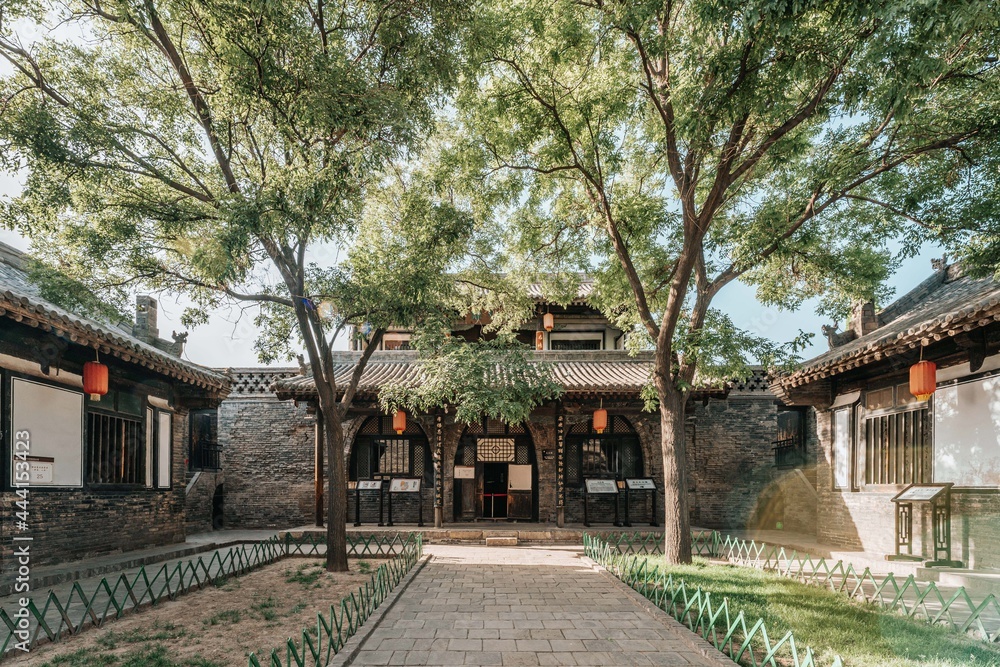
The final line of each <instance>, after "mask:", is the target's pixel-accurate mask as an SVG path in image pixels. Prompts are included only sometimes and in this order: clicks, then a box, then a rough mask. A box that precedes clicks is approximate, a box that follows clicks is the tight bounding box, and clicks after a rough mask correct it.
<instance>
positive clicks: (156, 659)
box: [42, 644, 225, 667]
mask: <svg viewBox="0 0 1000 667" xmlns="http://www.w3.org/2000/svg"><path fill="white" fill-rule="evenodd" d="M42 667H225V666H224V665H223V664H222V663H221V662H215V661H213V660H205V659H202V658H194V659H190V660H183V661H180V662H178V661H175V660H173V659H172V658H170V657H169V655H168V652H167V647H166V646H163V645H162V644H156V645H154V646H149V647H144V648H141V649H139V650H137V651H133V652H131V653H127V654H125V655H111V654H102V653H94V652H93V651H89V650H87V649H83V650H80V651H76V652H75V653H69V654H66V655H61V656H59V657H57V658H53V659H52V660H50V661H49V662H46V663H45V664H44V665H42Z"/></svg>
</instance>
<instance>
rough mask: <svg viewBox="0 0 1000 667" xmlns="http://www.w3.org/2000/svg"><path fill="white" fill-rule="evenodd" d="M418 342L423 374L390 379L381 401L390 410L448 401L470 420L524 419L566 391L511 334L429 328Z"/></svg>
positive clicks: (458, 417)
mask: <svg viewBox="0 0 1000 667" xmlns="http://www.w3.org/2000/svg"><path fill="white" fill-rule="evenodd" d="M417 347H418V349H419V350H420V352H421V357H420V361H419V363H420V368H421V373H422V380H421V381H419V382H417V383H415V384H403V383H398V382H397V383H394V384H387V385H385V386H384V387H383V388H382V390H381V392H380V393H379V404H380V405H381V407H382V409H383V410H384V411H386V412H390V411H393V410H396V409H399V408H406V409H408V410H412V411H414V412H428V411H430V410H431V409H432V408H437V407H441V406H449V407H454V409H455V419H456V420H458V421H460V422H462V423H465V424H469V423H472V422H474V421H476V420H479V419H481V418H483V417H492V418H495V419H502V420H503V421H505V422H507V423H509V424H519V423H521V422H523V421H525V420H526V419H527V418H528V416H529V415H530V414H531V411H532V410H533V409H534V408H535V407H537V406H539V405H541V404H543V403H544V402H546V401H550V400H554V399H557V398H559V396H561V395H562V392H563V388H562V385H560V384H559V383H558V382H556V380H555V376H554V374H553V372H552V368H551V365H550V364H546V363H541V362H536V361H533V360H532V358H531V355H530V353H529V351H528V349H527V348H526V347H525V346H524V345H522V344H520V343H518V342H517V341H516V340H514V339H513V338H512V337H509V336H498V337H497V338H496V339H493V340H481V341H476V342H473V343H468V342H465V341H459V340H455V339H454V338H451V337H446V336H443V335H440V334H438V335H437V336H434V335H433V334H432V333H431V332H427V333H425V334H424V336H422V337H421V338H420V339H418V341H417Z"/></svg>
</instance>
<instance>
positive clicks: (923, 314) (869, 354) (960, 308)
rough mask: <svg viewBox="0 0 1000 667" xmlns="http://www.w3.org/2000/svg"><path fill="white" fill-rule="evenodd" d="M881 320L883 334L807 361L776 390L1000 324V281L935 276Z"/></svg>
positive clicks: (952, 270)
mask: <svg viewBox="0 0 1000 667" xmlns="http://www.w3.org/2000/svg"><path fill="white" fill-rule="evenodd" d="M878 316H879V322H880V324H881V326H879V328H878V329H875V330H874V331H872V332H871V333H869V334H868V335H866V336H862V337H860V338H856V339H854V340H852V341H850V342H848V343H845V344H843V345H840V346H838V347H835V348H833V349H832V350H830V351H829V352H825V353H823V354H821V355H819V356H818V357H815V358H813V359H810V360H809V361H806V362H805V363H803V364H802V366H801V367H800V368H799V369H797V370H796V371H794V372H793V373H790V374H788V375H785V376H782V377H779V378H776V380H775V384H776V385H781V386H784V387H795V386H799V385H803V384H807V383H809V382H813V381H816V380H819V379H822V378H825V377H828V376H830V375H833V374H835V373H840V372H843V371H845V370H849V369H851V368H857V367H859V366H864V365H867V364H870V363H874V362H876V361H879V360H881V359H883V358H885V357H888V356H892V355H895V354H899V353H901V352H904V351H906V350H909V349H913V348H916V347H918V346H920V345H925V346H926V345H930V344H931V343H933V342H935V341H938V340H941V339H943V338H948V337H952V336H955V335H957V334H959V333H962V332H965V331H971V330H972V329H975V328H978V327H983V326H986V325H987V324H989V323H991V322H995V321H1000V281H997V280H994V279H992V278H970V277H968V276H966V275H964V274H963V273H962V271H961V267H959V266H957V265H952V266H950V267H948V268H947V269H945V270H941V271H937V272H935V273H934V275H932V276H931V277H930V278H928V279H927V280H925V281H924V282H923V283H921V284H920V285H918V286H917V287H915V288H914V289H913V290H911V291H910V292H908V293H907V294H905V295H903V296H902V297H900V298H899V299H898V300H897V301H896V302H895V303H893V304H892V305H890V306H888V307H887V308H885V309H884V310H882V311H881V312H880V313H879V314H878Z"/></svg>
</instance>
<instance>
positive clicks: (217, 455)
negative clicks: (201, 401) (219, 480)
mask: <svg viewBox="0 0 1000 667" xmlns="http://www.w3.org/2000/svg"><path fill="white" fill-rule="evenodd" d="M202 418H207V421H208V422H209V423H208V427H207V429H206V428H204V426H203V425H202V424H199V423H198V422H202V421H203V419H202ZM196 430H197V433H196ZM187 454H188V456H187V469H188V471H189V472H206V471H207V472H217V471H219V470H222V445H220V444H219V410H218V409H217V408H206V409H201V410H191V411H190V412H189V413H188V452H187Z"/></svg>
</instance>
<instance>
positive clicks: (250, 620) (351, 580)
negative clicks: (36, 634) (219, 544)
mask: <svg viewBox="0 0 1000 667" xmlns="http://www.w3.org/2000/svg"><path fill="white" fill-rule="evenodd" d="M378 565H379V561H378V560H374V559H372V560H367V561H365V560H352V561H351V571H350V572H349V573H337V574H332V573H328V572H326V571H325V570H324V569H323V564H322V563H321V562H319V561H317V560H316V559H314V558H310V559H300V558H287V559H285V560H282V561H280V562H278V563H274V564H272V565H268V566H266V567H263V568H261V569H260V570H257V571H256V572H252V573H251V574H248V575H245V576H243V577H233V578H231V579H229V580H228V581H226V582H225V583H224V584H222V585H221V586H218V587H209V588H206V589H204V590H201V591H198V592H195V593H190V594H188V595H184V596H181V597H179V598H178V599H177V600H175V601H173V602H164V603H161V604H158V605H156V606H155V607H146V608H145V610H143V611H141V612H139V613H136V614H130V615H128V616H125V617H123V618H121V619H119V620H117V621H111V622H108V623H106V624H105V625H104V627H102V628H89V629H87V630H84V631H83V632H82V633H80V634H79V635H77V636H75V637H69V638H66V639H63V640H62V641H61V642H59V643H55V644H44V645H42V646H39V647H37V648H35V649H33V650H32V651H31V652H30V653H28V654H19V655H13V654H11V655H8V657H7V658H5V659H4V660H3V662H2V664H3V665H16V666H17V667H22V666H24V667H27V666H29V665H32V666H38V667H57V666H58V667H111V666H114V667H181V666H185V667H187V666H189V667H223V666H229V665H234V666H235V665H238V666H240V667H245V665H246V664H247V656H249V654H250V653H251V652H256V653H257V655H258V658H259V659H260V661H261V664H267V663H266V662H265V658H266V657H267V656H269V655H270V652H271V649H273V648H278V649H279V653H280V654H281V656H282V658H284V656H285V651H284V650H283V647H284V644H285V640H287V639H288V638H289V637H292V638H294V639H295V640H296V644H298V645H301V641H302V639H301V638H302V630H303V629H305V628H308V627H312V628H313V633H315V629H316V614H317V613H318V612H323V613H324V614H325V615H326V616H327V618H328V619H329V610H330V605H332V604H338V605H339V604H340V600H341V598H343V597H344V596H345V595H347V594H349V593H351V592H353V591H355V590H357V588H358V587H359V586H361V585H363V584H364V583H365V582H366V581H368V580H369V579H370V578H371V575H372V572H373V571H374V570H375V569H376V568H377V567H378ZM324 643H325V642H324Z"/></svg>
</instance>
